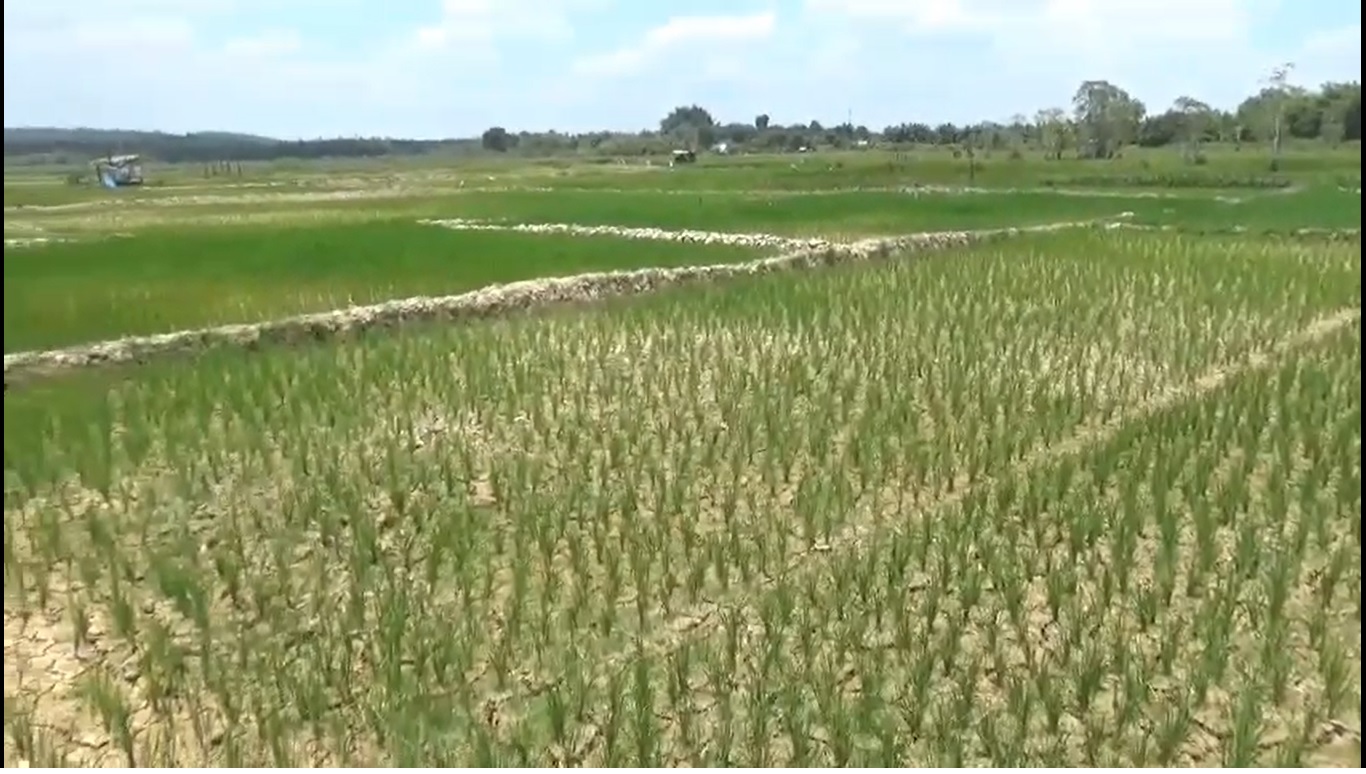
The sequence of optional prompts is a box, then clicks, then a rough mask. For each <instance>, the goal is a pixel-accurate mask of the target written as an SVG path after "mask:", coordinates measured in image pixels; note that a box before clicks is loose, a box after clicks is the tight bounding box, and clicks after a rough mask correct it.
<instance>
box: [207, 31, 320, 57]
mask: <svg viewBox="0 0 1366 774" xmlns="http://www.w3.org/2000/svg"><path fill="white" fill-rule="evenodd" d="M302 48H303V41H302V40H301V39H300V38H299V33H297V32H295V31H294V30H267V31H265V32H262V33H260V34H257V35H251V36H248V37H241V38H232V39H230V40H228V42H227V43H224V44H223V51H224V52H225V53H227V54H229V55H231V56H239V57H248V58H255V57H278V56H285V55H288V54H293V53H296V52H298V51H299V50H300V49H302Z"/></svg>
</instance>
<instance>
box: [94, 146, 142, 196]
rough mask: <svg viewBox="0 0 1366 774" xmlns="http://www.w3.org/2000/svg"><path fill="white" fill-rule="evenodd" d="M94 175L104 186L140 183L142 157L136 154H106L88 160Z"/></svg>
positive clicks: (113, 186) (114, 186) (118, 186)
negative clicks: (102, 156)
mask: <svg viewBox="0 0 1366 774" xmlns="http://www.w3.org/2000/svg"><path fill="white" fill-rule="evenodd" d="M90 164H91V166H93V167H94V168H95V177H96V178H98V179H99V181H100V185H102V186H104V187H105V188H122V187H124V186H128V185H142V158H141V157H140V156H138V155H136V154H130V155H125V156H107V157H105V158H102V159H95V160H94V161H92V162H90Z"/></svg>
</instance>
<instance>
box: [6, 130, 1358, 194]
mask: <svg viewBox="0 0 1366 774" xmlns="http://www.w3.org/2000/svg"><path fill="white" fill-rule="evenodd" d="M1205 155H1206V157H1207V160H1208V163H1206V164H1204V165H1201V166H1191V165H1188V164H1185V163H1184V162H1183V161H1182V158H1181V155H1180V153H1179V152H1176V151H1175V149H1172V148H1156V149H1146V148H1126V149H1125V151H1124V156H1123V158H1118V159H1114V160H1111V161H1087V160H1078V159H1072V158H1068V159H1063V160H1061V161H1051V160H1047V159H1045V158H1044V157H1043V154H1042V153H1041V152H1039V151H1037V150H1030V149H1026V150H1025V151H1024V152H1023V154H1022V155H1021V156H1020V158H1012V157H1011V154H1010V152H1009V151H1007V150H1000V151H994V152H991V153H989V154H983V155H979V157H978V158H977V160H976V161H975V163H974V165H973V166H974V170H973V171H970V170H969V165H968V161H967V159H966V158H964V157H961V156H960V157H959V158H954V155H953V150H952V149H949V148H934V147H916V148H910V149H905V150H901V151H893V150H882V149H879V150H871V151H831V150H825V151H821V152H818V153H814V154H794V153H780V154H766V153H765V154H753V155H742V156H729V157H722V156H715V155H707V154H704V155H703V156H702V159H701V161H700V163H698V164H697V165H696V166H693V167H688V168H682V167H679V168H675V169H672V170H670V169H669V168H668V167H667V166H664V162H663V161H662V160H661V159H658V158H656V159H653V166H651V167H646V166H645V163H646V161H647V160H641V159H634V158H633V159H624V160H619V159H616V158H604V157H592V156H577V157H576V156H568V157H561V158H544V159H529V158H524V157H517V156H513V157H499V158H492V157H483V158H472V159H461V160H455V159H451V158H443V157H425V158H424V157H407V158H383V159H372V160H360V159H355V160H322V161H314V162H304V161H299V160H281V161H278V162H274V163H271V164H247V165H246V169H247V174H245V175H244V176H243V177H242V178H236V177H230V178H205V177H203V167H202V165H198V164H187V165H183V166H179V167H177V166H167V165H162V164H153V165H150V166H149V167H148V172H149V174H150V175H151V185H148V186H147V187H146V188H144V189H142V190H141V191H139V192H137V193H136V195H138V196H150V197H159V196H175V195H183V194H185V193H189V192H191V191H190V189H200V190H201V191H202V190H213V191H214V192H215V193H218V194H221V195H242V196H249V195H252V194H254V193H259V192H260V189H253V188H248V187H232V186H234V185H235V184H241V183H246V184H262V183H270V184H277V185H280V186H287V188H285V190H291V189H297V188H303V189H317V188H323V189H326V188H331V187H336V186H338V185H346V186H350V185H352V184H354V183H356V182H357V181H365V180H368V181H369V182H370V184H371V186H377V185H381V184H393V183H394V182H395V181H406V182H410V183H411V182H415V181H425V182H427V183H432V184H441V185H445V186H448V187H449V186H454V185H455V184H456V183H457V181H459V180H462V179H463V180H465V181H466V183H467V184H468V185H479V184H487V183H489V182H490V181H489V178H492V181H491V184H494V185H531V186H550V187H572V188H644V189H650V188H667V189H675V190H692V189H709V190H715V189H725V190H753V189H769V190H785V191H807V190H816V189H832V188H853V187H881V186H902V185H907V184H910V183H916V182H918V183H930V184H941V185H957V186H962V185H968V184H969V183H973V184H976V185H982V186H991V187H1036V186H1046V185H1057V186H1070V187H1090V188H1102V187H1103V188H1110V189H1116V190H1125V189H1135V188H1140V189H1141V188H1150V187H1160V188H1170V187H1172V186H1180V187H1182V188H1192V189H1199V188H1204V189H1209V190H1217V189H1227V188H1230V187H1240V188H1241V187H1248V186H1262V185H1266V184H1268V183H1271V182H1280V183H1291V182H1293V183H1301V184H1321V183H1330V184H1331V183H1334V182H1337V181H1339V180H1344V179H1354V180H1355V181H1356V182H1357V184H1358V185H1359V184H1360V180H1361V172H1360V170H1361V146H1360V143H1347V144H1345V145H1344V146H1343V147H1341V148H1338V149H1330V148H1327V147H1325V146H1324V145H1323V144H1321V143H1307V144H1303V145H1294V144H1292V145H1291V146H1290V147H1288V148H1287V149H1286V153H1285V155H1284V158H1283V160H1282V162H1283V163H1282V164H1281V168H1280V169H1279V170H1278V171H1277V172H1274V173H1273V172H1271V171H1270V169H1269V161H1270V159H1269V156H1268V149H1267V148H1265V147H1254V146H1246V147H1244V148H1243V149H1241V150H1238V149H1235V148H1233V147H1231V146H1220V145H1208V146H1206V148H1205ZM619 161H624V162H625V163H618V162H619ZM72 171H73V170H72V168H70V167H48V168H31V167H23V166H16V167H14V168H13V170H9V169H7V174H6V185H5V192H4V193H5V206H6V207H13V206H19V205H28V206H32V205H47V206H51V205H54V204H62V203H67V202H81V201H97V200H105V199H109V198H110V194H109V193H108V192H105V191H102V190H100V189H98V188H95V187H94V186H88V185H87V186H72V185H67V184H65V183H64V182H63V180H64V178H65V177H66V176H67V175H68V174H70V173H71V172H72ZM79 171H81V172H84V171H86V170H85V168H84V167H82V168H81V169H80V170H79ZM128 193H132V192H121V193H120V194H119V195H125V194H128Z"/></svg>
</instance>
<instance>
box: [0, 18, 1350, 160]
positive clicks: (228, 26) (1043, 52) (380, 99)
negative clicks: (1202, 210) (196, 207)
mask: <svg viewBox="0 0 1366 774" xmlns="http://www.w3.org/2000/svg"><path fill="white" fill-rule="evenodd" d="M4 15H5V33H4V34H5V49H4V51H5V125H6V126H16V125H58V126H99V127H120V128H130V129H133V128H136V129H162V130H166V131H175V132H184V131H196V130H207V129H218V130H231V131H245V132H255V133H261V134H268V135H273V136H279V137H291V138H292V137H318V136H356V135H366V136H369V135H387V136H403V137H449V136H471V135H477V134H478V133H479V132H481V131H483V129H485V128H486V127H488V126H492V125H501V126H505V127H508V128H509V129H513V130H518V129H530V130H544V129H550V128H555V129H560V130H562V131H586V130H591V129H639V128H644V127H647V126H654V125H656V124H657V122H658V121H659V119H660V118H661V117H663V115H664V114H666V113H667V112H668V111H669V109H670V108H672V107H673V106H675V105H678V104H692V103H697V104H700V105H702V106H704V107H706V108H708V109H709V110H710V111H711V112H712V113H713V115H715V116H716V117H717V119H718V120H722V121H731V120H735V121H745V122H748V121H751V120H753V118H754V116H755V115H756V114H758V113H768V114H769V115H771V116H772V118H773V120H774V121H775V122H781V123H792V122H796V121H801V122H807V121H810V120H812V119H816V120H820V121H822V122H824V123H837V122H840V121H843V120H844V118H845V116H846V115H852V117H853V119H854V122H855V123H862V124H867V125H868V126H870V127H873V128H881V127H883V126H885V125H887V124H893V123H901V122H902V121H923V122H927V123H935V122H939V121H955V122H962V121H976V120H983V119H990V120H1001V121H1004V120H1008V119H1010V117H1011V116H1013V115H1016V114H1024V115H1033V114H1034V113H1035V112H1036V111H1037V110H1039V109H1041V108H1046V107H1051V106H1060V107H1061V106H1066V105H1067V104H1068V101H1069V99H1070V97H1071V95H1072V92H1073V91H1074V90H1075V89H1076V87H1077V85H1078V84H1079V83H1080V82H1081V81H1082V80H1086V79H1096V78H1104V79H1108V80H1110V81H1112V82H1114V83H1116V84H1118V85H1120V86H1122V87H1124V88H1126V89H1128V90H1129V91H1130V92H1131V93H1132V94H1134V95H1135V96H1137V97H1138V98H1140V99H1142V100H1144V101H1145V102H1146V103H1147V104H1148V105H1149V107H1150V109H1161V108H1164V107H1166V106H1167V105H1169V104H1170V103H1171V101H1172V100H1173V99H1175V98H1176V97H1179V96H1182V95H1191V96H1195V97H1197V98H1200V99H1203V100H1205V101H1207V102H1210V103H1212V104H1215V105H1219V106H1232V105H1235V104H1236V103H1237V102H1238V101H1239V100H1240V99H1241V98H1242V97H1243V96H1244V95H1246V94H1248V93H1250V92H1251V91H1253V90H1255V89H1256V88H1257V85H1258V81H1259V79H1260V78H1261V77H1263V76H1264V75H1265V74H1266V72H1267V71H1268V70H1269V69H1270V68H1271V67H1272V66H1274V65H1277V64H1279V63H1282V62H1287V61H1289V62H1294V63H1295V65H1296V68H1295V71H1294V75H1293V80H1294V81H1296V82H1298V83H1302V84H1305V85H1316V84H1318V83H1320V82H1322V81H1324V80H1360V78H1361V6H1360V5H1359V4H1358V3H1356V2H1349V1H1348V0H1298V2H1292V0H729V1H728V2H721V1H720V0H692V1H691V2H686V3H684V2H674V1H673V0H653V2H645V0H634V1H633V2H626V0H390V1H389V2H380V1H379V0H6V2H5V3H4Z"/></svg>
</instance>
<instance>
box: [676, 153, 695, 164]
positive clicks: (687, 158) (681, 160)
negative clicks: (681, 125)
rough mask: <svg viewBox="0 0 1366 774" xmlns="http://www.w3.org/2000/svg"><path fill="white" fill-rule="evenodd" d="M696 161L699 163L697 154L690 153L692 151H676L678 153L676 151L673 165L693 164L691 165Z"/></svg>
mask: <svg viewBox="0 0 1366 774" xmlns="http://www.w3.org/2000/svg"><path fill="white" fill-rule="evenodd" d="M694 161H697V154H696V153H693V152H692V151H690V150H676V151H674V155H673V163H675V164H691V163H693V162H694Z"/></svg>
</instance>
